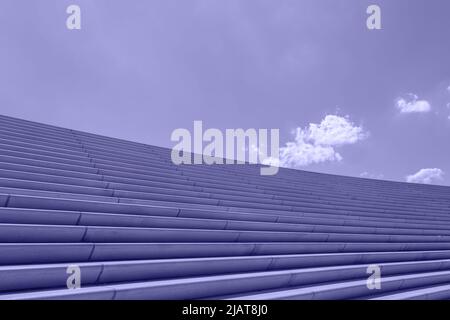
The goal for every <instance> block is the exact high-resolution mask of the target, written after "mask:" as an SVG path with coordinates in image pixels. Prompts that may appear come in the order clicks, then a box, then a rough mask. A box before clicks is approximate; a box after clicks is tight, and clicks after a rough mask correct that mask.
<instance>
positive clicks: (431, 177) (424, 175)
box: [406, 168, 444, 184]
mask: <svg viewBox="0 0 450 320" xmlns="http://www.w3.org/2000/svg"><path fill="white" fill-rule="evenodd" d="M443 176H444V171H442V170H441V169H438V168H433V169H421V170H419V171H418V172H417V173H415V174H412V175H409V176H407V177H406V181H407V182H411V183H425V184H433V183H436V182H439V181H442V180H443Z"/></svg>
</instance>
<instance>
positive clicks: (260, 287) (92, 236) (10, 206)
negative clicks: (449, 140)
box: [0, 116, 450, 299]
mask: <svg viewBox="0 0 450 320" xmlns="http://www.w3.org/2000/svg"><path fill="white" fill-rule="evenodd" d="M449 212H450V188H448V187H443V186H429V185H419V184H406V183H400V182H389V181H378V180H370V179H361V178H351V177H342V176H335V175H326V174H319V173H311V172H306V171H298V170H289V169H281V170H280V172H279V173H278V174H277V175H275V176H261V175H259V167H258V166H256V165H248V164H246V165H213V166H208V165H182V166H175V165H174V164H172V163H171V160H170V150H169V149H165V148H160V147H154V146H150V145H144V144H140V143H135V142H128V141H124V140H119V139H114V138H108V137H104V136H99V135H94V134H89V133H84V132H79V131H74V130H69V129H64V128H58V127H54V126H50V125H44V124H39V123H35V122H30V121H25V120H20V119H15V118H11V117H6V116H0V265H1V266H0V299H36V298H38V299H39V298H56V299H65V298H75V299H213V298H214V299H216V298H221V299H222V298H229V299H352V298H361V299H372V298H378V299H380V298H381V299H406V298H422V299H423V298H430V299H445V298H450V215H449ZM69 266H72V267H73V266H76V267H78V268H79V269H80V270H81V278H80V280H81V288H78V289H68V288H67V283H68V277H69V276H70V275H71V274H70V271H69V270H68V267H69ZM374 268H379V269H378V270H379V272H380V276H381V288H380V289H376V288H375V289H373V286H372V287H371V289H369V287H370V285H368V283H367V281H368V278H369V277H371V275H372V273H373V272H374V271H373V270H374ZM68 272H69V273H68ZM375 273H376V272H375ZM370 279H372V277H371V278H370ZM370 279H369V280H370ZM370 281H372V280H370ZM373 283H375V282H373ZM373 283H372V284H373Z"/></svg>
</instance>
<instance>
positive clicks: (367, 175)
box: [359, 171, 384, 180]
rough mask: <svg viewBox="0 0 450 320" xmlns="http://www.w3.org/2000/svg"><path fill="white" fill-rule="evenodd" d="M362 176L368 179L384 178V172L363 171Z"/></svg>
mask: <svg viewBox="0 0 450 320" xmlns="http://www.w3.org/2000/svg"><path fill="white" fill-rule="evenodd" d="M359 176H360V177H361V178H366V179H378V180H380V179H384V174H382V173H380V174H375V173H369V172H367V171H364V172H362V173H361V174H360V175H359Z"/></svg>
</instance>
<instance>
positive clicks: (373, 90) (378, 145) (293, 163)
mask: <svg viewBox="0 0 450 320" xmlns="http://www.w3.org/2000/svg"><path fill="white" fill-rule="evenodd" d="M72 4H76V5H78V6H79V7H80V9H81V29H80V30H69V29H68V28H67V27H66V20H67V18H68V16H69V15H68V14H67V13H66V8H67V7H68V6H69V5H72ZM371 4H376V5H378V6H379V7H380V8H381V25H382V29H381V30H368V28H367V26H366V20H367V18H368V14H367V13H366V9H367V7H368V6H369V5H371ZM449 16H450V2H449V1H448V0H395V1H392V0H371V1H365V0H133V1H126V0H95V1H93V0H71V1H66V0H42V1H29V0H2V1H1V2H0V113H1V114H4V115H9V116H13V117H18V118H23V119H28V120H33V121H38V122H43V123H48V124H53V125H57V126H61V127H67V128H72V129H77V130H83V131H87V132H92V133H98V134H102V135H107V136H112V137H117V138H122V139H127V140H133V141H138V142H143V143H147V144H152V145H158V146H163V147H172V146H173V145H174V142H172V141H171V140H170V137H171V133H172V132H173V131H174V130H175V129H177V128H187V129H190V130H192V128H193V122H194V121H195V120H201V121H203V125H204V126H205V127H206V128H218V129H221V130H225V129H227V128H244V129H248V128H267V129H271V128H278V129H279V130H280V144H281V147H282V148H281V154H282V159H281V160H282V162H283V164H284V165H285V166H290V167H295V168H299V169H303V170H309V171H316V172H325V173H333V174H341V175H349V176H356V177H359V176H362V177H367V178H379V179H388V180H397V181H409V182H419V183H438V184H445V185H450V144H449V138H450V59H449V57H450V41H449V39H450V37H449V35H450V19H449Z"/></svg>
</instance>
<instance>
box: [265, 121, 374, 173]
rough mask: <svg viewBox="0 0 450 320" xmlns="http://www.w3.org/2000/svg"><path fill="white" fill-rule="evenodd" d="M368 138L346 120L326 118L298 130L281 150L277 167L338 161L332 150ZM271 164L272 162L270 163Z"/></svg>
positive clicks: (362, 131)
mask: <svg viewBox="0 0 450 320" xmlns="http://www.w3.org/2000/svg"><path fill="white" fill-rule="evenodd" d="M367 136H368V133H366V132H365V131H364V130H363V128H362V127H358V126H355V125H354V124H353V123H352V122H351V121H350V120H349V118H348V117H340V116H336V115H327V116H326V117H325V118H324V119H323V120H322V122H321V123H320V124H315V123H310V124H309V127H306V128H297V129H296V136H295V140H294V141H291V142H288V143H286V146H285V147H282V148H280V159H279V165H280V166H283V167H303V166H307V165H310V164H313V163H322V162H326V161H341V160H342V156H341V155H340V154H339V153H338V152H337V151H336V150H335V147H338V146H342V145H346V144H354V143H356V142H358V141H360V140H363V139H365V138H366V137H367ZM268 161H269V162H271V161H272V162H271V163H272V164H273V163H274V162H273V159H272V160H271V159H269V160H268Z"/></svg>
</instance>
